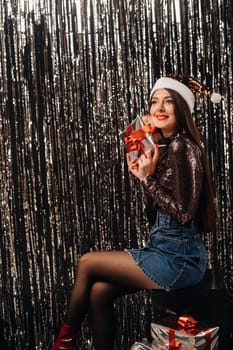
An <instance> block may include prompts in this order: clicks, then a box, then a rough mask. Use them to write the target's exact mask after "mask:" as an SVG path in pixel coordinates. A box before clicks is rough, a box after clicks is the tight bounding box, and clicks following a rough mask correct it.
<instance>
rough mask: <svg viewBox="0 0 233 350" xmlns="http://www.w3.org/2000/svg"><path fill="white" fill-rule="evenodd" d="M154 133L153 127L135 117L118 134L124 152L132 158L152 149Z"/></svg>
mask: <svg viewBox="0 0 233 350" xmlns="http://www.w3.org/2000/svg"><path fill="white" fill-rule="evenodd" d="M155 132H156V128H155V127H153V126H151V124H145V123H144V121H143V119H142V117H137V118H136V119H134V120H133V121H132V123H131V124H129V125H128V126H127V127H126V128H125V130H124V131H122V132H121V133H120V137H121V139H122V140H123V142H124V144H125V147H126V151H127V152H128V153H130V155H131V157H133V158H134V157H140V155H141V154H144V153H145V152H146V151H149V150H150V149H153V148H154V145H155V142H154V140H153V136H152V135H153V134H154V133H155Z"/></svg>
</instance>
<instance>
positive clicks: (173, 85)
mask: <svg viewBox="0 0 233 350" xmlns="http://www.w3.org/2000/svg"><path fill="white" fill-rule="evenodd" d="M157 89H171V90H174V91H176V92H178V93H179V94H180V95H181V96H182V97H183V99H184V100H185V101H186V103H187V104H188V106H189V109H190V111H191V113H192V112H193V108H194V101H195V99H194V95H193V93H192V91H191V90H190V89H189V88H188V87H187V86H186V85H184V84H183V83H180V82H179V81H177V80H175V79H172V78H167V77H163V78H160V79H158V80H157V81H156V83H155V85H154V86H153V88H152V90H151V93H150V99H151V97H152V95H153V94H154V92H155V90H157Z"/></svg>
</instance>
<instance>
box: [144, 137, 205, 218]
mask: <svg viewBox="0 0 233 350" xmlns="http://www.w3.org/2000/svg"><path fill="white" fill-rule="evenodd" d="M165 141H166V147H163V148H161V149H160V156H159V160H158V163H157V166H156V170H155V173H154V175H153V176H151V175H150V176H148V177H147V178H146V179H145V180H144V181H142V186H143V188H144V193H145V200H146V203H147V206H150V209H151V206H152V208H153V211H154V213H155V210H158V211H159V212H161V213H162V214H168V215H171V216H173V217H175V218H176V219H178V221H180V222H181V223H182V224H186V223H187V222H189V221H190V220H192V219H195V216H196V215H197V209H198V204H199V200H200V196H201V191H202V183H203V166H202V162H201V150H200V148H199V147H198V146H197V145H196V144H195V143H194V142H193V141H191V140H190V138H189V137H188V136H187V135H185V134H183V133H178V134H176V135H174V136H172V137H170V138H168V139H166V140H165ZM154 216H155V215H154Z"/></svg>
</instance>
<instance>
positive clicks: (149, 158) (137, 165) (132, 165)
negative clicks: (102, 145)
mask: <svg viewBox="0 0 233 350" xmlns="http://www.w3.org/2000/svg"><path fill="white" fill-rule="evenodd" d="M126 159H127V163H128V168H129V171H130V172H131V173H132V174H133V175H134V176H136V177H137V178H138V179H139V180H140V181H142V180H144V179H145V178H146V177H147V176H149V175H152V174H153V173H154V171H155V168H156V164H157V162H158V159H159V151H158V145H155V147H154V148H153V149H152V150H150V151H147V152H146V153H145V154H142V155H141V156H140V157H139V158H133V159H130V155H129V153H127V154H126Z"/></svg>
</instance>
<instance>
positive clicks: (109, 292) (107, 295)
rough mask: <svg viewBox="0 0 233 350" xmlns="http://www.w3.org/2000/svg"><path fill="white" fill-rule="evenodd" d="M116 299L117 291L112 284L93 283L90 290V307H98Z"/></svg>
mask: <svg viewBox="0 0 233 350" xmlns="http://www.w3.org/2000/svg"><path fill="white" fill-rule="evenodd" d="M114 298H115V289H114V287H113V286H112V284H110V283H107V282H102V281H97V282H95V283H93V285H92V287H91V290H90V305H92V306H97V305H103V304H107V303H109V302H112V301H113V300H114Z"/></svg>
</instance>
